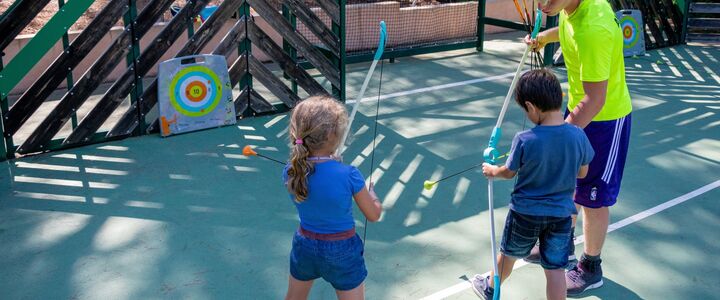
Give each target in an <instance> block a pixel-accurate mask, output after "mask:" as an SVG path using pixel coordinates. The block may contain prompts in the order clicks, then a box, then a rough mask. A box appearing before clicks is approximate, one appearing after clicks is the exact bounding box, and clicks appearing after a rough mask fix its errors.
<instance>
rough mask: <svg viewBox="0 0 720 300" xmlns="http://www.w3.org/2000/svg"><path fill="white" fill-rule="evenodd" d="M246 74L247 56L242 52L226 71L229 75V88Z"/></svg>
mask: <svg viewBox="0 0 720 300" xmlns="http://www.w3.org/2000/svg"><path fill="white" fill-rule="evenodd" d="M247 72H248V54H247V52H243V53H242V54H241V55H240V56H239V57H238V58H237V59H236V60H235V62H234V63H233V65H232V66H231V67H230V70H228V73H229V74H230V86H232V87H234V86H235V85H236V84H238V83H239V82H240V80H241V79H242V78H243V76H245V74H247Z"/></svg>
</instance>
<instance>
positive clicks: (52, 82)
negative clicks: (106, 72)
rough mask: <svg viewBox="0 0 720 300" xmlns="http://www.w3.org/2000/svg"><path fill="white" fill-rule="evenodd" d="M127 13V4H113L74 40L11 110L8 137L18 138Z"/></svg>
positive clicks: (7, 123)
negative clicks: (45, 102)
mask: <svg viewBox="0 0 720 300" xmlns="http://www.w3.org/2000/svg"><path fill="white" fill-rule="evenodd" d="M126 11H127V4H126V3H123V2H122V1H112V2H110V3H109V4H108V6H106V7H105V8H104V9H103V10H102V11H101V12H100V14H98V15H97V16H96V17H95V19H93V21H92V22H91V23H90V25H89V26H88V27H87V28H86V29H85V30H83V31H82V33H80V35H79V36H78V37H77V38H76V39H75V40H73V42H72V44H70V46H69V47H68V48H67V50H66V51H65V52H63V53H62V54H60V56H58V57H57V59H55V61H54V62H53V63H52V64H51V65H50V66H49V67H48V68H47V69H46V70H45V72H44V73H43V74H42V75H41V76H40V77H39V78H38V79H37V80H36V81H35V82H34V83H33V85H32V86H31V87H30V88H29V89H28V90H27V91H25V93H24V94H23V95H22V96H20V98H19V99H18V100H17V101H16V102H15V104H14V105H13V106H12V107H11V108H10V110H9V111H8V113H7V115H6V118H7V119H6V122H5V133H6V134H7V135H10V136H11V135H13V134H15V133H16V132H17V131H18V130H19V129H20V127H22V125H23V124H24V123H25V121H27V120H28V119H29V118H30V117H31V116H32V114H33V113H35V111H36V110H37V109H38V108H39V107H40V105H42V103H43V102H44V101H45V99H47V97H49V96H50V94H52V93H53V91H55V89H56V88H57V87H58V85H60V84H61V83H62V82H63V81H64V80H65V79H66V76H67V74H68V73H70V72H71V70H72V69H74V68H75V67H76V66H77V65H78V64H79V63H80V62H81V61H82V60H83V59H84V58H85V56H86V55H87V54H88V53H90V51H91V50H92V49H93V47H95V46H96V45H97V43H98V42H99V41H100V40H101V39H102V38H103V37H104V36H105V34H106V33H107V32H108V31H109V30H110V28H112V26H113V25H115V22H116V21H117V20H118V19H119V18H120V16H122V15H123V14H124V13H125V12H126Z"/></svg>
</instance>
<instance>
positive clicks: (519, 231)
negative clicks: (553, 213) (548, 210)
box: [500, 210, 572, 270]
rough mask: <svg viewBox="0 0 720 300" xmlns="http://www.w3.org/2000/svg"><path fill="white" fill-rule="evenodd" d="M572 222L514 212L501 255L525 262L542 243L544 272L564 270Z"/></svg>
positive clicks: (507, 227) (505, 231)
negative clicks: (546, 270) (537, 244)
mask: <svg viewBox="0 0 720 300" xmlns="http://www.w3.org/2000/svg"><path fill="white" fill-rule="evenodd" d="M571 226H572V218H571V217H570V216H568V217H548V216H531V215H525V214H521V213H518V212H515V211H513V210H510V212H509V213H508V215H507V219H506V220H505V230H504V231H503V237H502V243H501V244H500V251H501V252H502V253H503V254H505V255H507V256H511V257H515V258H525V257H527V256H528V255H530V250H532V248H533V247H534V246H535V244H536V243H537V241H538V239H539V240H540V265H542V267H543V268H544V269H548V270H553V269H560V268H564V267H565V265H567V263H568V251H570V249H569V247H570V242H571V241H570V239H571V234H570V233H571V232H570V230H571Z"/></svg>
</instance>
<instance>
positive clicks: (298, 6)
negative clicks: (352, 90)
mask: <svg viewBox="0 0 720 300" xmlns="http://www.w3.org/2000/svg"><path fill="white" fill-rule="evenodd" d="M284 2H285V5H287V6H288V8H290V10H291V11H292V13H293V14H295V16H296V17H297V18H298V19H300V21H302V22H303V23H304V24H305V26H306V27H307V28H308V29H309V30H310V32H312V33H313V34H314V35H315V36H317V37H318V39H320V41H321V42H323V43H324V44H325V46H326V47H327V48H328V49H329V50H330V52H331V53H332V54H333V55H334V56H335V57H337V58H339V57H340V38H339V37H338V36H337V35H335V33H333V32H332V30H330V29H329V28H328V27H327V26H325V23H323V21H322V20H320V18H318V16H317V15H315V13H313V12H312V10H310V9H309V8H308V7H307V6H306V5H305V3H304V2H300V1H299V0H284Z"/></svg>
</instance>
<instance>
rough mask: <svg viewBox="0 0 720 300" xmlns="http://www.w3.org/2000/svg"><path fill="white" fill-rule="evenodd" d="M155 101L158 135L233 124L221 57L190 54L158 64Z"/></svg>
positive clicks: (232, 111)
mask: <svg viewBox="0 0 720 300" xmlns="http://www.w3.org/2000/svg"><path fill="white" fill-rule="evenodd" d="M158 103H159V113H160V134H161V135H162V136H169V135H174V134H180V133H185V132H191V131H197V130H202V129H207V128H214V127H220V126H225V125H232V124H235V122H236V117H235V105H234V103H233V98H232V90H231V87H230V76H229V75H228V70H227V63H226V61H225V57H223V56H220V55H194V56H185V57H179V58H175V59H171V60H168V61H165V62H163V63H161V64H160V70H159V73H158Z"/></svg>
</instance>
